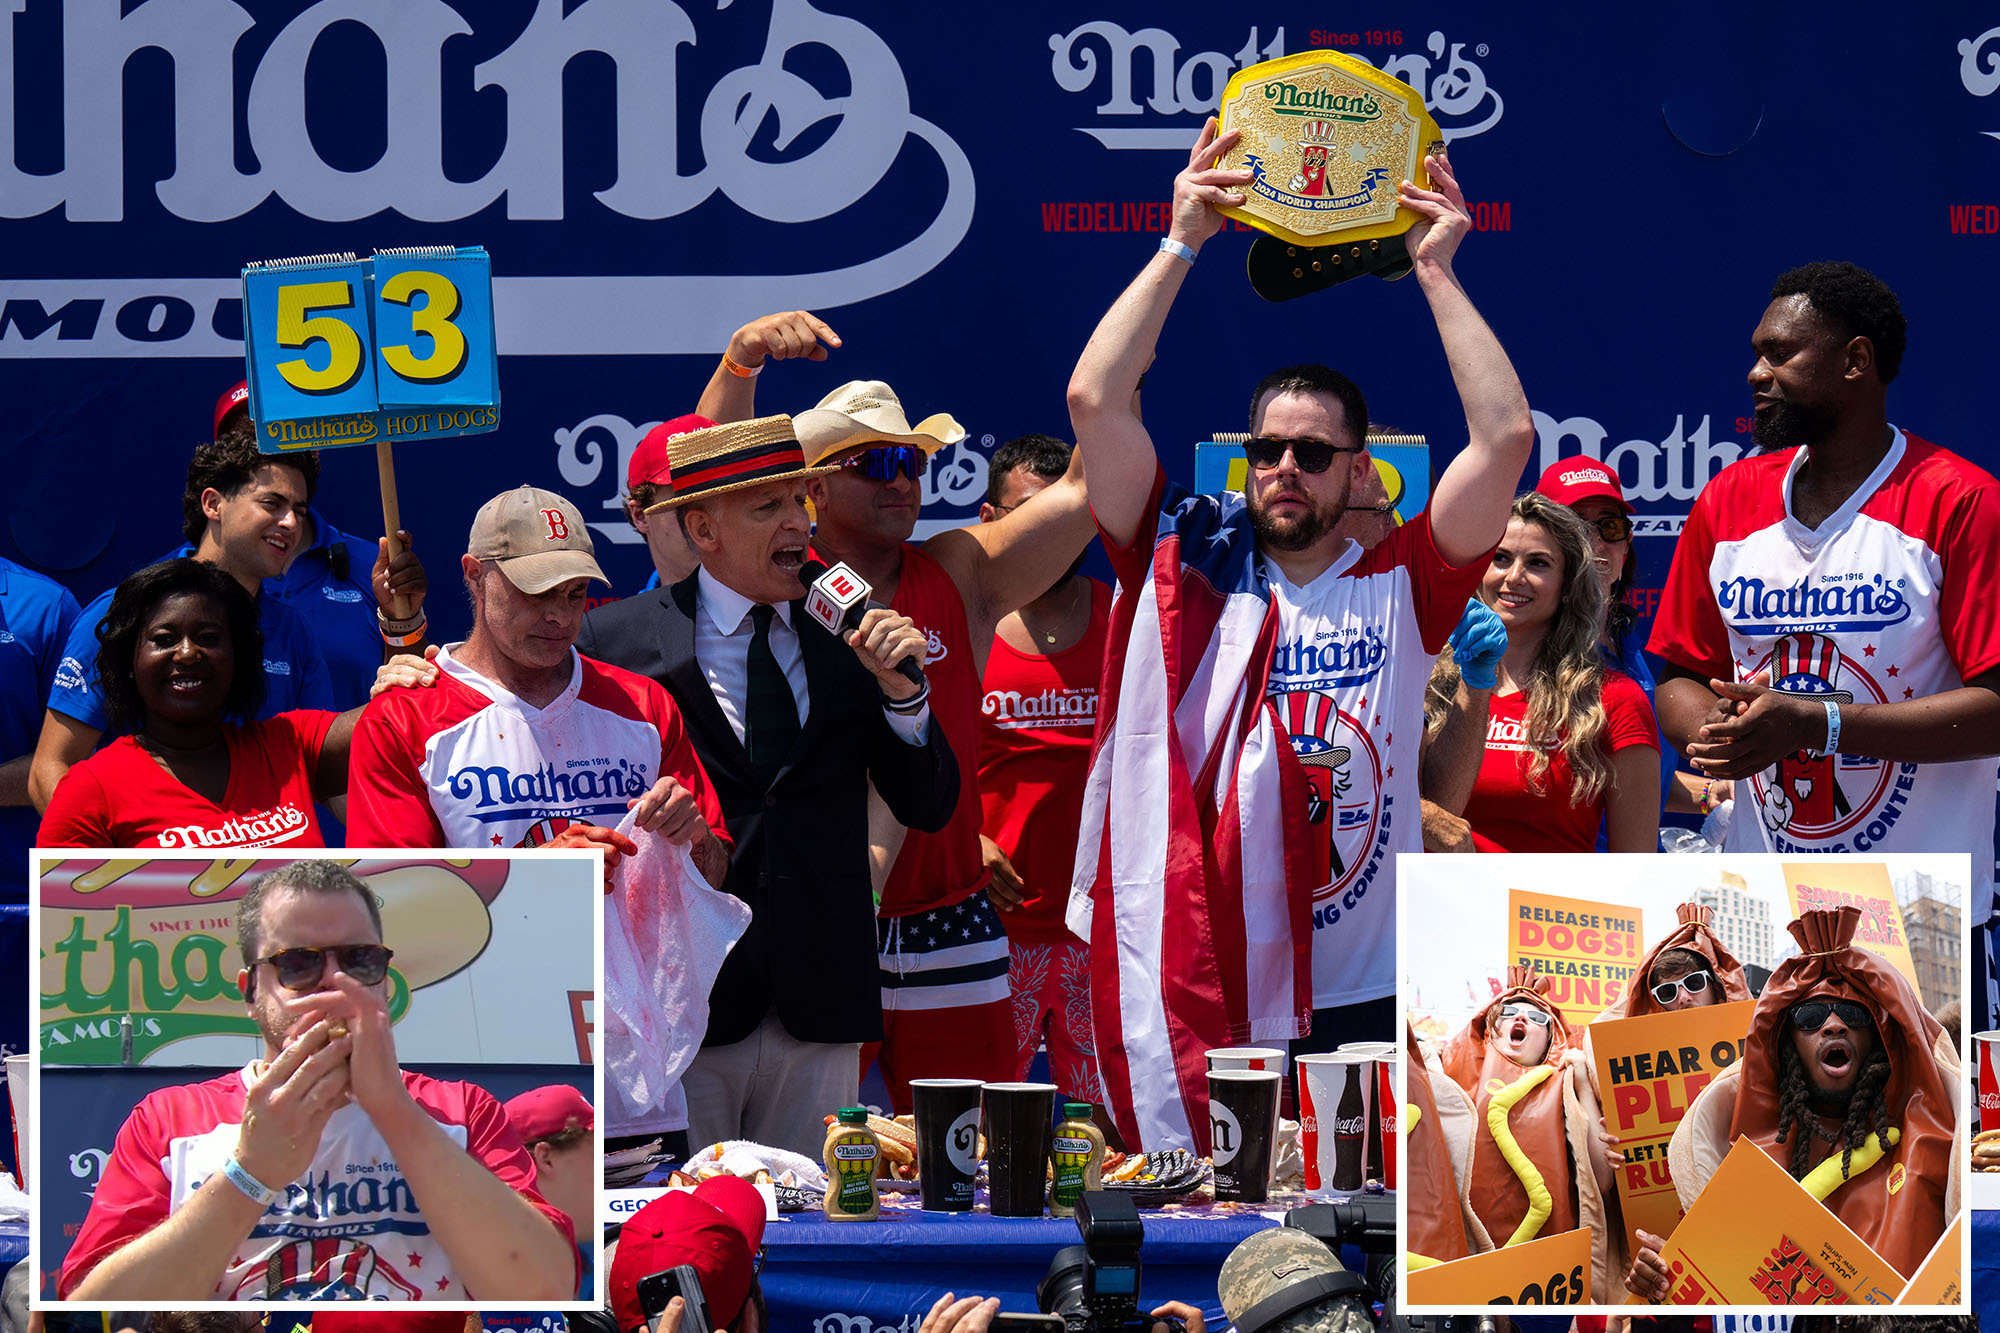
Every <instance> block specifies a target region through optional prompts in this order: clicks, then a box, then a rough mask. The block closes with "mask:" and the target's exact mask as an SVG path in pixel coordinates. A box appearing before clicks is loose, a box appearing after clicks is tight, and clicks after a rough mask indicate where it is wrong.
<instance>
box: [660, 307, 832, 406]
mask: <svg viewBox="0 0 2000 1333" xmlns="http://www.w3.org/2000/svg"><path fill="white" fill-rule="evenodd" d="M822 343H823V344H824V345H822ZM838 346H840V335H839V334H837V333H835V332H834V331H833V330H832V329H830V328H828V327H827V325H826V322H825V321H824V320H822V319H820V318H819V317H818V316H816V315H813V314H810V313H808V312H807V311H804V310H781V311H779V312H778V313H777V314H775V315H765V316H764V317H763V318H762V319H753V320H751V321H750V322H749V323H748V324H745V325H744V326H743V327H742V328H740V329H738V330H736V332H735V333H733V334H731V335H730V337H729V350H728V351H726V352H724V353H723V354H722V360H720V361H718V362H716V363H715V373H714V374H713V375H710V376H709V377H708V387H707V388H706V389H703V390H702V391H701V401H700V402H699V403H697V404H696V405H695V409H694V410H695V412H696V413H697V414H698V415H701V416H705V417H707V418H708V419H709V420H710V421H721V422H729V421H748V420H749V419H750V418H751V417H754V416H756V415H757V375H758V374H759V373H760V372H762V370H763V368H764V364H765V363H766V362H767V361H787V360H790V359H792V358H793V357H804V358H805V359H806V360H808V361H824V360H826V352H827V348H829V347H838ZM731 366H734V367H735V369H734V370H732V369H730V367H731ZM746 372H747V373H746Z"/></svg>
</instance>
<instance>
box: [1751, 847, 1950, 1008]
mask: <svg viewBox="0 0 2000 1333" xmlns="http://www.w3.org/2000/svg"><path fill="white" fill-rule="evenodd" d="M1785 894H1786V896H1787V897H1788V898H1790V899H1791V903H1792V915H1793V916H1795V917H1796V916H1797V915H1798V914H1799V913H1801V912H1803V911H1805V910H1806V909H1807V908H1808V907H1826V908H1836V907H1858V908H1860V909H1861V924H1860V925H1859V926H1856V927H1855V929H1854V943H1855V944H1856V945H1857V946H1858V947H1860V948H1863V949H1866V950H1867V951H1868V952H1869V953H1872V954H1874V955H1875V956H1876V957H1877V958H1880V959H1881V960H1882V961H1883V962H1885V963H1887V964H1889V966H1891V967H1893V968H1895V969H1896V970H1897V971H1898V972H1900V973H1902V974H1903V980H1905V981H1907V982H1909V983H1910V989H1911V990H1913V991H1916V992H1917V994H1918V995H1922V994H1923V988H1922V987H1921V986H1919V985H1918V984H1917V966H1916V963H1915V962H1914V961H1912V960H1911V958H1910V936H1909V933H1908V932H1907V931H1905V930H1904V929H1903V909H1902V908H1901V907H1899V906H1898V905H1897V904H1896V891H1895V890H1894V889H1892V888H1890V887H1889V867H1888V866H1886V865H1884V864H1882V862H1880V861H1824V862H1822V861H1820V860H1817V859H1815V860H1812V861H1787V862H1785Z"/></svg>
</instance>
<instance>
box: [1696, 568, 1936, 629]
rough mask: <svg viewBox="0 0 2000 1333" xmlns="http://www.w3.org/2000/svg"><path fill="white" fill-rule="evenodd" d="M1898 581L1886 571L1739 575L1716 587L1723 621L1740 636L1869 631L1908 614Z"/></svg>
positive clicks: (1716, 597)
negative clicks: (1786, 577)
mask: <svg viewBox="0 0 2000 1333" xmlns="http://www.w3.org/2000/svg"><path fill="white" fill-rule="evenodd" d="M1903 586H1904V585H1903V580H1902V579H1900V578H1897V579H1892V578H1890V577H1889V576H1888V575H1886V574H1854V575H1846V576H1835V577H1827V576H1824V575H1818V576H1813V577H1809V578H1803V579H1800V580H1799V581H1798V582H1796V583H1790V584H1785V583H1766V582H1765V581H1764V580H1763V579H1761V578H1756V577H1754V576H1745V575H1739V576H1738V577H1736V578H1728V579H1723V580H1722V581H1721V582H1720V583H1718V584H1717V585H1716V588H1715V600H1716V602H1717V603H1718V604H1719V605H1720V606H1721V607H1722V616H1723V619H1725V620H1727V621H1728V622H1729V627H1730V628H1731V629H1733V630H1735V631H1736V632H1737V633H1738V634H1741V635H1743V636H1744V637H1745V638H1756V637H1757V636H1759V635H1764V634H1791V633H1795V632H1798V631H1800V630H1819V631H1824V632H1825V633H1828V634H1843V633H1869V632H1873V631H1877V630H1884V629H1887V628H1889V627H1890V626H1892V625H1900V624H1902V623H1903V622H1904V621H1905V620H1908V619H1909V618H1910V603H1909V599H1908V598H1907V597H1905V596H1904V595H1903Z"/></svg>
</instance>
